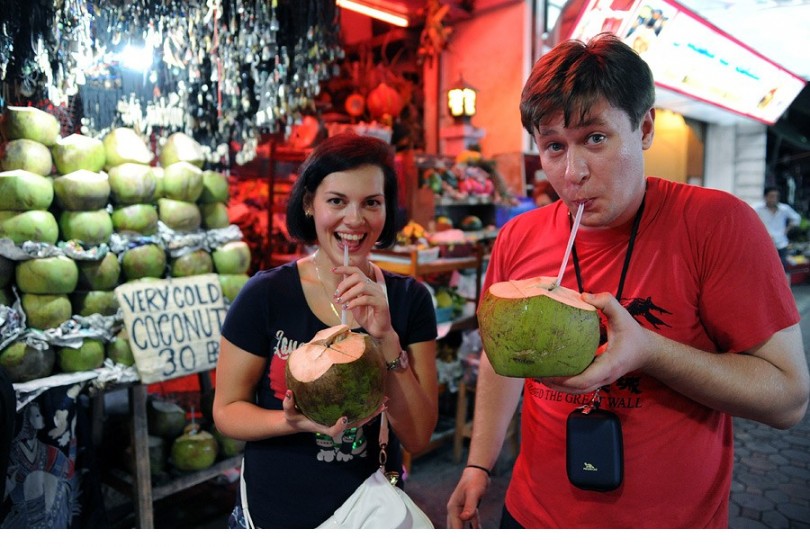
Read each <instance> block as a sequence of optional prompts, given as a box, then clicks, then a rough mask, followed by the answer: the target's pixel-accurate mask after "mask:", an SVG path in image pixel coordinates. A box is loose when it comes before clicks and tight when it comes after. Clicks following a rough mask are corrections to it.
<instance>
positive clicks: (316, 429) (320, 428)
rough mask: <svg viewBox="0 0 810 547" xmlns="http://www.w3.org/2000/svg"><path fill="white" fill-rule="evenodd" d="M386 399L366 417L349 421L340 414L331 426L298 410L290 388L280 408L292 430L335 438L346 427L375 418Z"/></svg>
mask: <svg viewBox="0 0 810 547" xmlns="http://www.w3.org/2000/svg"><path fill="white" fill-rule="evenodd" d="M387 402H388V401H387V399H386V400H384V401H383V403H382V404H381V405H380V406H379V408H377V410H376V411H374V413H373V414H372V415H371V416H368V417H367V418H363V419H362V420H358V421H356V422H352V423H349V421H348V419H347V418H346V416H341V417H340V418H338V420H337V421H336V422H335V423H334V425H332V426H326V425H322V424H319V423H317V422H313V421H312V420H310V419H309V418H307V417H306V416H304V414H303V413H302V412H301V411H300V410H298V407H297V406H295V399H294V397H293V392H292V391H291V390H289V389H288V390H287V393H286V394H285V395H284V401H283V402H282V408H283V410H284V419H285V420H286V421H287V424H288V425H289V426H290V427H291V428H293V429H294V430H296V431H298V432H301V433H304V432H308V433H322V434H324V435H329V436H330V437H332V438H333V439H334V438H337V437H340V436H341V435H342V433H343V431H345V430H346V429H351V428H353V427H360V426H362V425H365V424H367V423H368V422H370V421H371V420H373V419H374V418H376V417H377V416H378V415H379V414H380V413H381V412H384V411H385V409H386V404H387Z"/></svg>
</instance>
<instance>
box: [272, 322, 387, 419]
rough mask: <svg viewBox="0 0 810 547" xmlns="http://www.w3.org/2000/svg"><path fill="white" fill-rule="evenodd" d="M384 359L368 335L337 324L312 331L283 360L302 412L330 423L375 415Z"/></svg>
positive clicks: (381, 396)
mask: <svg viewBox="0 0 810 547" xmlns="http://www.w3.org/2000/svg"><path fill="white" fill-rule="evenodd" d="M385 372H386V366H385V358H384V357H383V355H382V352H381V351H380V349H379V347H378V346H377V343H376V342H375V341H374V339H373V338H372V337H371V336H369V335H368V334H363V333H358V332H352V331H351V329H349V327H348V326H347V325H338V326H335V327H330V328H328V329H324V330H321V331H319V332H318V333H316V334H315V336H314V337H313V338H312V340H311V341H309V342H307V343H306V344H302V345H300V346H298V347H297V348H296V349H295V350H294V351H293V352H292V353H291V354H290V357H289V358H288V359H287V365H286V371H285V373H286V378H287V387H288V388H289V389H290V390H291V391H292V392H293V396H294V397H295V404H296V406H297V407H298V409H299V410H300V411H301V413H302V414H304V416H306V417H307V418H309V419H310V420H312V421H313V422H317V423H319V424H322V425H326V426H332V425H334V424H335V422H337V420H338V419H339V418H341V417H342V416H345V417H346V418H347V420H348V423H350V424H351V423H354V422H358V421H361V420H364V419H366V418H368V417H370V416H373V415H374V413H375V412H377V410H378V409H379V407H380V405H381V404H382V403H383V399H384V396H385Z"/></svg>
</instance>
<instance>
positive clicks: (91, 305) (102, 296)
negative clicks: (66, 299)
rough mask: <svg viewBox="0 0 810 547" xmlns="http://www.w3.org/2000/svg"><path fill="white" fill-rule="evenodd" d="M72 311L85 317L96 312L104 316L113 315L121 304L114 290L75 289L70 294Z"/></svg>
mask: <svg viewBox="0 0 810 547" xmlns="http://www.w3.org/2000/svg"><path fill="white" fill-rule="evenodd" d="M70 302H71V304H72V305H73V313H75V314H76V315H81V316H82V317H87V316H88V315H93V314H94V313H98V314H101V315H104V316H110V315H115V314H116V313H117V312H118V310H119V309H120V308H121V306H120V305H119V304H118V299H117V298H116V297H115V291H75V292H73V293H72V294H71V295H70Z"/></svg>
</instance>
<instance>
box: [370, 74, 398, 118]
mask: <svg viewBox="0 0 810 547" xmlns="http://www.w3.org/2000/svg"><path fill="white" fill-rule="evenodd" d="M403 106H404V105H403V104H402V97H400V96H399V93H397V90H396V89H394V88H393V87H391V86H389V85H388V84H385V83H381V84H380V85H378V86H377V87H375V88H374V89H372V90H371V92H370V93H369V94H368V98H367V100H366V107H367V108H368V111H369V113H370V114H371V117H372V118H374V119H375V120H380V119H382V118H383V117H384V116H386V115H388V116H390V117H391V118H396V117H397V116H398V115H399V113H400V112H401V111H402V107H403Z"/></svg>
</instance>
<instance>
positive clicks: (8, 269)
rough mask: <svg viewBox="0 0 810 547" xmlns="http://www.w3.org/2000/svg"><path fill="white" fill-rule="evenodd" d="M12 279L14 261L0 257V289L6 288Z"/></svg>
mask: <svg viewBox="0 0 810 547" xmlns="http://www.w3.org/2000/svg"><path fill="white" fill-rule="evenodd" d="M12 279H14V261H13V260H11V259H10V258H6V257H4V256H3V255H0V287H6V286H8V285H9V284H10V283H11V280H12Z"/></svg>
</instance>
